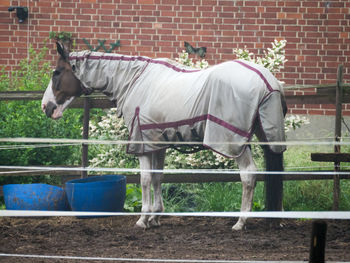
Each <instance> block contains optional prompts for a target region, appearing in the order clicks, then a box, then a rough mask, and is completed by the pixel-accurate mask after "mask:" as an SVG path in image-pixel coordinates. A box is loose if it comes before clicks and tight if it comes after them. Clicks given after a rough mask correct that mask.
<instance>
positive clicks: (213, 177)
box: [0, 66, 350, 210]
mask: <svg viewBox="0 0 350 263" xmlns="http://www.w3.org/2000/svg"><path fill="white" fill-rule="evenodd" d="M349 88H350V84H343V83H342V66H339V68H338V81H337V83H335V84H325V85H310V86H298V85H296V86H289V87H286V88H285V91H286V94H285V98H286V102H287V105H295V104H299V105H300V104H321V105H322V104H335V105H340V108H339V107H338V108H337V111H336V123H335V126H339V125H340V126H341V122H340V121H339V120H340V119H341V116H342V115H341V114H342V113H341V111H342V107H341V106H342V104H343V103H350V89H349ZM303 90H307V91H310V90H312V92H311V93H312V94H306V95H298V92H295V91H303ZM339 92H340V95H339ZM43 93H44V91H8V92H0V101H14V100H24V101H26V100H27V101H31V100H41V99H42V96H43ZM309 93H310V92H309ZM69 107H70V108H83V110H84V112H83V114H84V117H83V139H86V140H87V139H88V137H89V134H88V131H89V119H90V109H92V108H100V109H109V108H113V107H115V105H114V104H113V103H112V102H111V101H110V100H109V99H108V98H107V97H106V96H105V95H104V94H102V93H93V94H91V95H89V96H82V97H79V98H76V99H75V100H74V101H73V102H72V104H71V105H70V106H69ZM337 120H338V121H337ZM335 130H339V129H338V128H337V127H335ZM340 137H341V136H339V134H337V135H335V140H336V141H337V140H339V138H340ZM81 145H82V158H81V159H82V163H81V167H82V168H86V167H88V166H89V165H88V144H87V143H82V144H81ZM339 148H340V147H339ZM339 155H342V156H343V157H344V156H345V157H344V158H345V159H344V160H341V161H347V162H348V161H349V160H350V154H344V153H340V151H338V152H336V153H335V154H334V155H332V156H331V157H330V156H329V155H327V156H328V157H327V158H325V155H324V154H322V153H319V154H318V155H317V156H318V159H317V160H318V161H320V160H321V161H322V160H323V161H328V162H334V164H335V167H336V166H339V163H340V161H339ZM46 168H48V169H46ZM337 171H338V172H339V169H338V170H337ZM322 172H324V171H322ZM333 172H334V170H333V171H328V174H325V173H323V174H322V173H321V174H310V173H307V172H305V173H303V172H294V173H293V172H289V173H287V174H283V172H282V173H281V176H282V178H283V180H323V179H325V180H331V179H333V180H334V181H335V188H334V192H335V195H336V196H335V197H336V199H338V198H339V197H337V196H338V195H339V194H338V193H339V191H340V190H339V187H340V186H339V180H340V179H349V178H350V173H349V172H350V171H348V170H346V171H342V173H341V174H340V173H337V175H334V173H333ZM87 173H88V171H87V170H84V169H82V170H81V171H78V170H75V171H72V170H71V171H59V170H56V169H52V168H50V167H42V170H40V169H39V168H38V169H34V170H32V171H27V170H26V171H25V172H24V171H22V172H21V171H14V169H13V168H11V169H4V168H1V169H0V176H1V175H4V176H5V175H6V176H36V175H43V174H50V175H56V176H61V177H62V181H63V182H65V181H67V180H70V179H73V178H78V177H86V176H87ZM126 176H127V183H138V182H139V173H136V174H135V173H127V174H126ZM267 176H268V175H267V174H258V178H257V180H258V181H263V180H265V181H266V178H267ZM239 180H240V178H239V174H238V173H237V174H222V173H216V174H206V173H205V172H203V173H200V174H192V173H190V174H188V173H177V174H167V173H166V171H165V173H164V177H163V182H166V183H201V182H235V181H239ZM266 191H267V192H269V191H273V190H272V189H270V190H269V189H268V188H267V189H266ZM1 194H2V187H1V186H0V195H1ZM336 202H337V201H336ZM267 207H269V205H267ZM335 210H337V209H335Z"/></svg>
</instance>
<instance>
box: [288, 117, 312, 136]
mask: <svg viewBox="0 0 350 263" xmlns="http://www.w3.org/2000/svg"><path fill="white" fill-rule="evenodd" d="M309 123H310V120H309V119H308V118H307V117H305V116H300V115H290V116H288V117H286V118H285V120H284V130H285V131H286V132H288V131H290V130H291V129H293V130H296V129H297V128H300V127H301V126H302V125H305V124H309Z"/></svg>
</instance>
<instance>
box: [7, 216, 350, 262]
mask: <svg viewBox="0 0 350 263" xmlns="http://www.w3.org/2000/svg"><path fill="white" fill-rule="evenodd" d="M136 220H137V218H136V217H132V216H124V217H107V218H106V217H105V218H93V219H77V218H73V217H58V218H57V217H56V218H0V253H6V254H10V253H12V254H36V255H39V254H40V255H60V256H79V257H105V258H141V259H194V260H199V259H201V260H204V259H205V260H206V259H215V260H253V261H255V260H256V261H259V260H264V261H268V260H270V261H271V260H274V261H278V260H283V261H287V260H288V261H308V258H309V246H310V239H311V227H312V221H310V220H303V221H302V220H283V221H282V224H283V227H272V228H271V227H270V226H269V224H268V223H267V222H266V221H265V220H263V219H250V221H248V224H247V227H246V229H245V230H244V231H241V232H232V231H231V227H232V225H233V223H234V221H235V219H232V218H204V217H163V218H162V226H161V227H159V228H153V229H150V230H146V231H145V230H140V229H137V228H135V227H134V224H135V222H136ZM327 226H328V229H327V245H326V260H328V261H350V222H349V221H348V220H337V221H327ZM0 262H85V261H84V260H66V259H64V260H62V259H61V260H60V259H34V258H11V257H0ZM89 262H103V261H89ZM106 262H107V261H106ZM109 262H110V261H109ZM119 262H120V261H119ZM128 262H130V261H128ZM150 262H152V261H150Z"/></svg>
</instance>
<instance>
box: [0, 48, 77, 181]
mask: <svg viewBox="0 0 350 263" xmlns="http://www.w3.org/2000/svg"><path fill="white" fill-rule="evenodd" d="M46 53H47V48H45V47H44V48H42V49H41V50H40V51H35V50H34V49H33V48H30V49H29V54H30V56H29V59H24V60H23V61H21V62H20V64H19V67H18V69H17V70H15V71H13V72H11V74H7V73H6V72H5V71H4V69H2V70H1V75H0V80H1V81H0V91H13V90H21V91H31V90H44V89H46V87H47V85H48V83H49V80H50V77H51V69H50V66H49V63H46V62H43V61H44V58H45V56H46ZM81 126H82V110H80V109H79V110H67V111H66V112H65V114H64V116H63V118H62V119H60V120H58V121H53V120H51V119H49V118H47V117H46V116H45V114H44V113H43V112H42V110H41V102H40V101H0V137H2V138H8V137H38V138H72V139H73V138H81ZM4 145H8V146H9V147H10V146H11V145H14V144H11V143H8V144H2V146H4ZM80 159H81V155H80V146H65V147H59V146H56V147H47V148H24V149H6V150H4V149H1V150H0V165H11V166H12V165H21V166H22V165H23V166H28V165H72V164H78V163H80ZM51 180H53V178H52V177H50V176H41V177H32V176H24V177H14V176H11V177H10V176H7V177H4V176H1V177H0V185H2V184H7V183H30V182H38V181H41V182H48V181H51Z"/></svg>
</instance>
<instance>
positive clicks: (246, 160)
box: [232, 147, 257, 230]
mask: <svg viewBox="0 0 350 263" xmlns="http://www.w3.org/2000/svg"><path fill="white" fill-rule="evenodd" d="M236 161H237V163H238V167H239V170H240V176H241V181H242V188H243V189H242V190H243V191H242V204H241V212H247V211H251V210H252V203H253V195H254V188H255V183H256V174H253V173H251V172H252V171H256V170H257V169H256V166H255V163H254V160H253V157H252V153H251V150H250V148H249V147H247V148H246V149H245V151H244V152H243V154H242V155H241V156H239V157H238V158H237V159H236ZM246 220H247V218H246V217H240V218H239V220H238V222H237V223H236V224H235V225H234V226H233V227H232V230H241V229H242V228H243V227H244V225H245V222H246Z"/></svg>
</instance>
